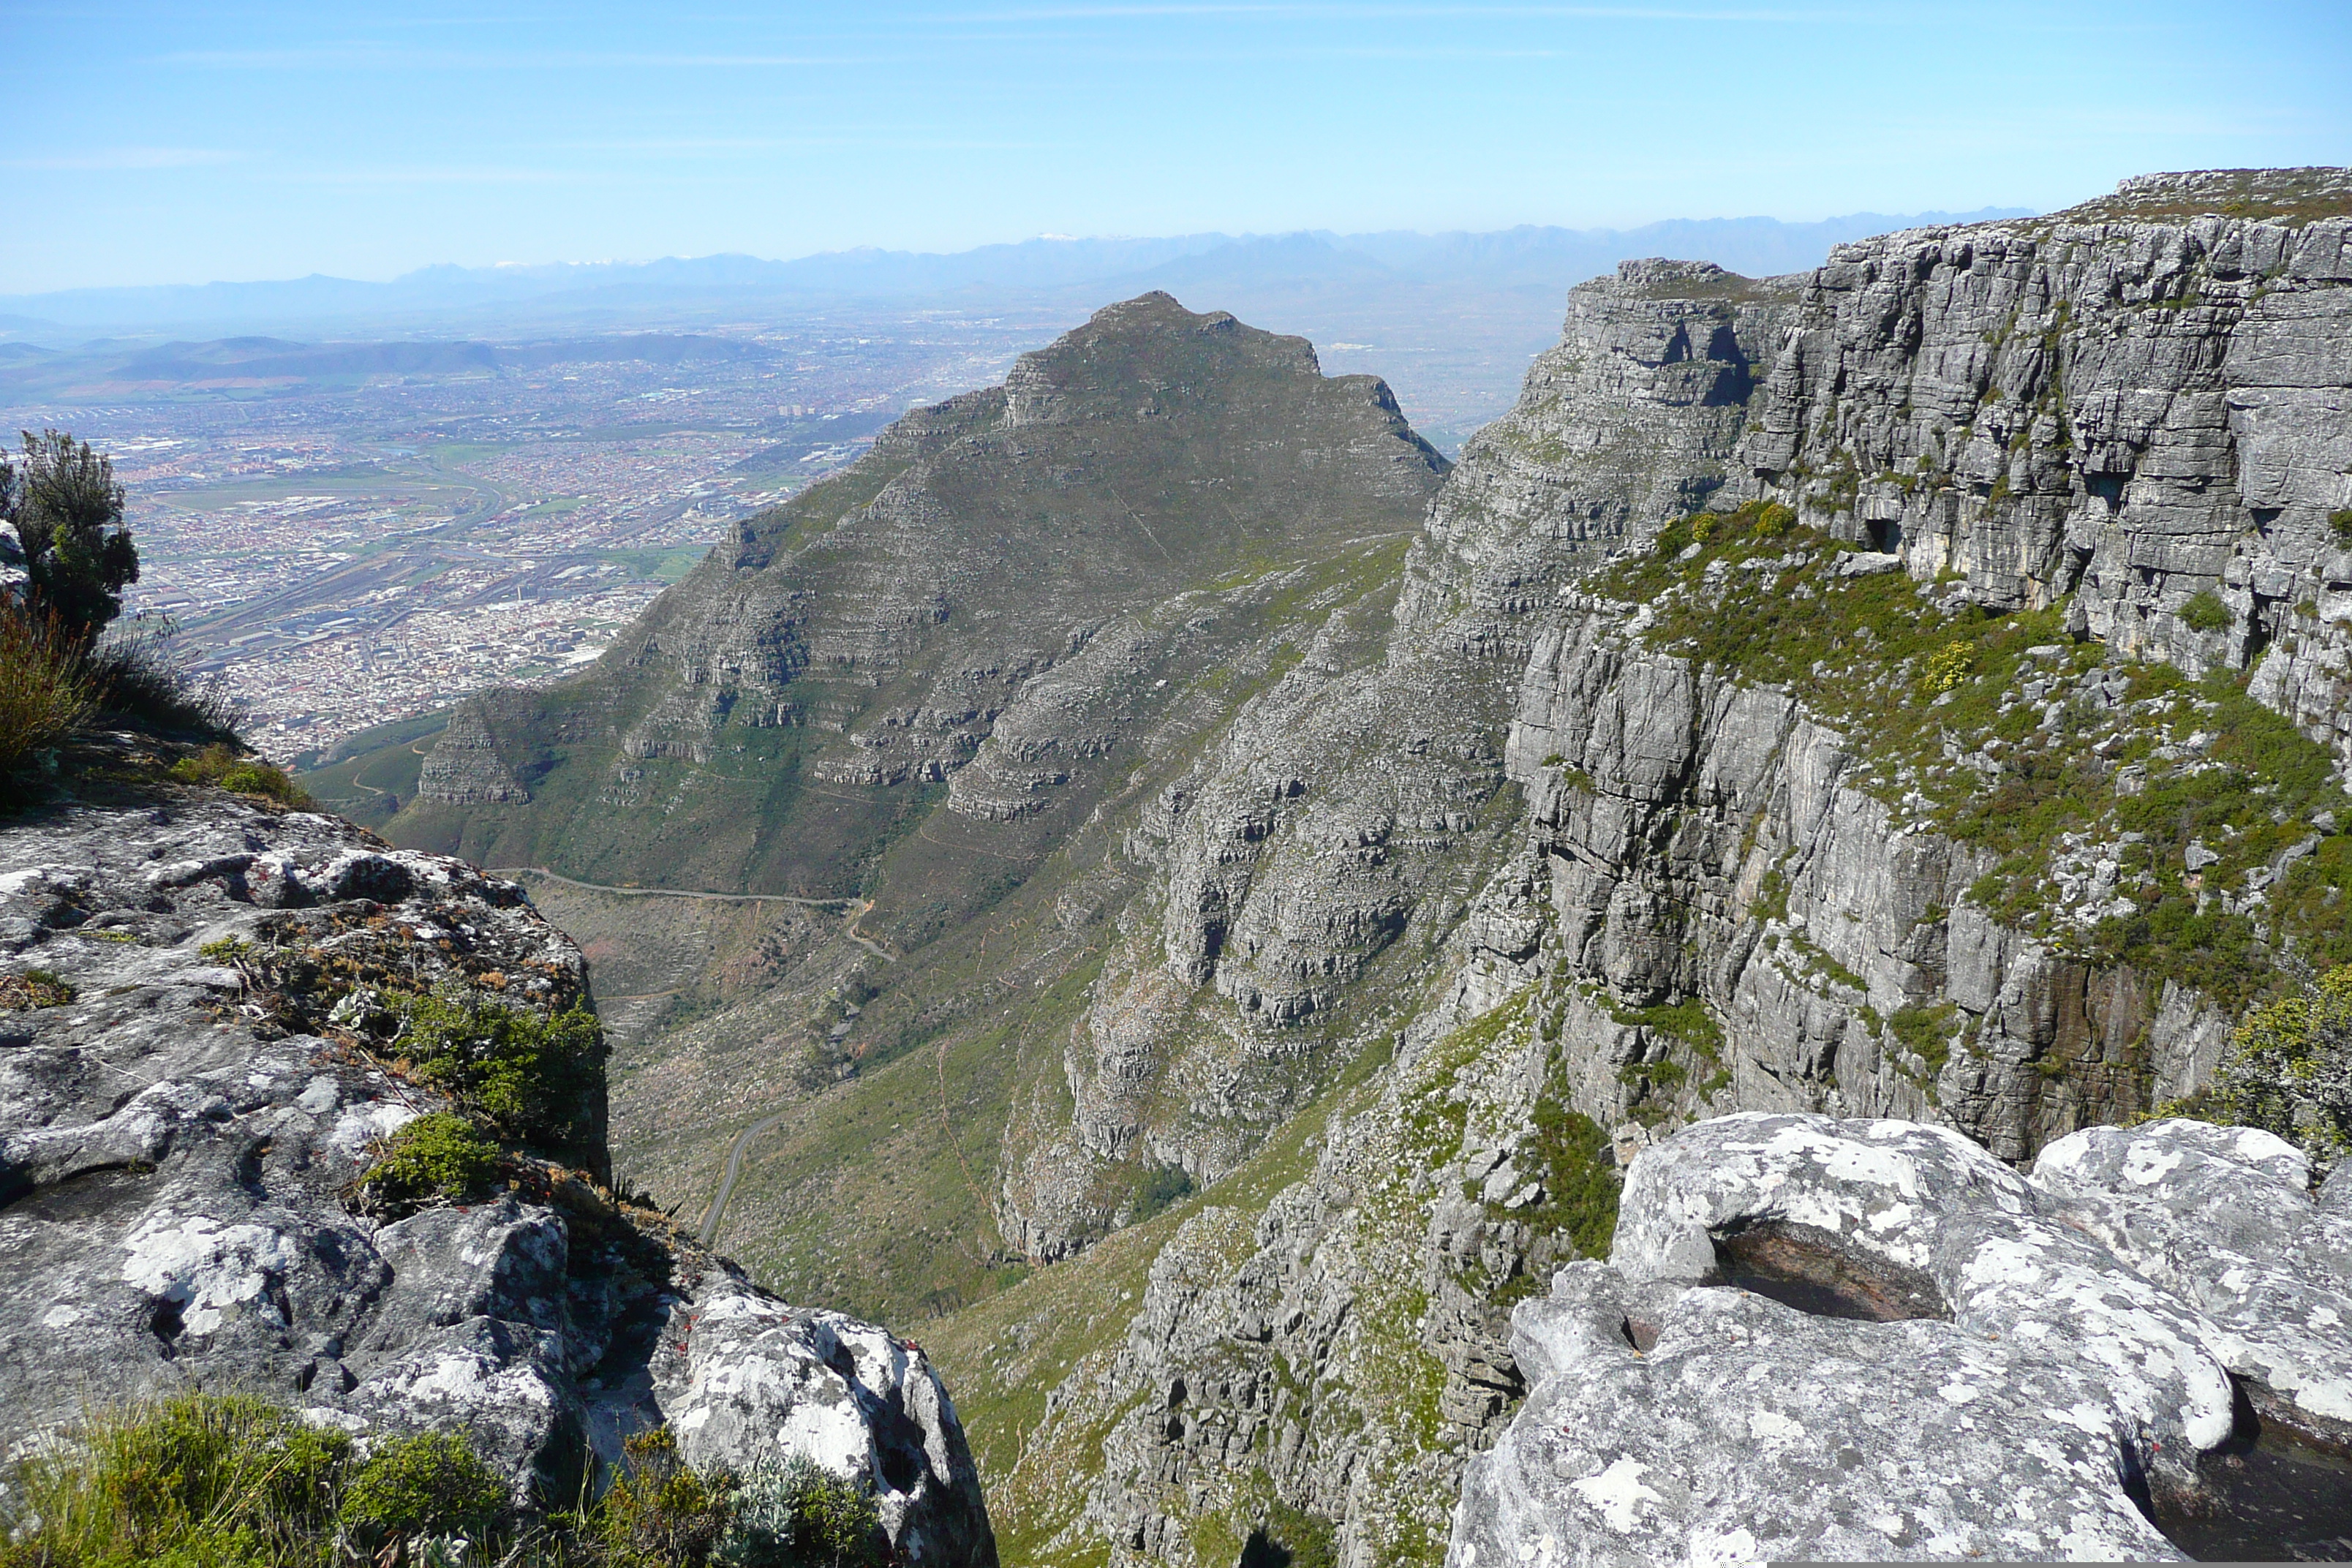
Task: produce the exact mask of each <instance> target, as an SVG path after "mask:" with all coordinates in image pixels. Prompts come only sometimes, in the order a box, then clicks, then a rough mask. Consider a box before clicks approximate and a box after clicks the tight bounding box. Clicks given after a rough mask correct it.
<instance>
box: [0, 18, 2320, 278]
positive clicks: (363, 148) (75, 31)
mask: <svg viewBox="0 0 2352 1568" xmlns="http://www.w3.org/2000/svg"><path fill="white" fill-rule="evenodd" d="M93 39H97V40H100V42H99V43H98V44H97V45H95V46H94V45H93V42H92V40H93ZM0 49H5V58H7V59H8V60H9V63H10V73H9V74H10V79H11V90H12V108H13V109H14V110H16V124H17V125H18V127H19V130H18V132H17V133H16V136H15V138H13V140H12V144H11V146H10V147H9V148H8V149H7V150H6V154H5V156H0V171H5V174H6V175H7V178H8V180H9V183H10V184H11V187H12V195H14V196H15V197H16V205H17V209H18V210H19V211H20V212H24V213H29V214H37V215H42V219H43V221H38V222H22V223H19V224H17V225H14V226H11V229H10V232H9V233H8V234H7V235H6V236H5V237H0V293H5V294H9V295H19V294H26V293H40V292H49V291H54V290H58V289H71V288H83V287H121V286H142V285H163V284H186V283H196V282H201V281H205V280H212V279H286V278H301V277H307V276H310V275H312V274H320V275H325V276H329V277H341V278H355V279H389V278H396V277H399V276H402V275H404V274H406V273H409V272H412V271H414V270H415V269H417V268H422V267H425V266H429V265H434V264H437V263H447V264H451V265H456V266H461V267H481V266H488V265H494V264H496V263H499V262H501V261H512V262H520V263H523V264H532V263H533V262H534V261H535V260H543V259H544V258H556V257H576V258H617V257H625V256H711V255H729V254H748V255H755V256H766V257H804V256H811V255H819V254H824V253H827V252H833V251H839V250H844V249H848V248H852V247H860V246H871V247H876V248H879V249H884V250H894V251H913V252H918V253H929V254H952V253H955V252H958V251H961V250H966V249H970V248H972V247H977V246H981V245H984V244H990V243H1005V242H1007V239H1008V237H1023V236H1036V235H1045V234H1071V235H1102V236H1108V235H1183V234H1195V233H1208V232H1217V233H1226V234H1281V233H1288V232H1292V231H1295V230H1299V229H1305V230H1307V231H1310V232H1312V231H1331V232H1338V233H1357V234H1365V233H1380V232H1384V231H1390V230H1412V231H1418V232H1422V233H1448V232H1492V231H1495V230H1499V229H1505V228H1508V227H1511V226H1516V225H1519V224H1528V225H1536V226H1563V227H1569V228H1575V229H1588V228H1610V229H1626V228H1632V227H1637V226H1642V225H1643V224H1646V223H1649V222H1653V221H1656V220H1659V219H1662V218H1675V217H1691V216H1697V215H1706V214H1727V213H1738V214H1754V213H1772V214H1780V215H1785V216H1784V219H1783V221H1789V222H1806V221H1813V220H1817V219H1818V218H1820V217H1822V216H1832V215H1843V214H1853V213H1857V212H1879V213H1894V214H1901V213H1913V212H1924V211H1973V210H1976V209H1978V208H1980V207H1983V206H1986V205H2022V206H2028V207H2032V208H2036V209H2041V210H2048V209H2050V208H2053V207H2057V206H2063V205H2067V204H2069V203H2071V202H2074V201H2078V200H2081V199H2083V198H2084V197H2087V196H2090V195H2095V194H2097V193H2099V192H2102V191H2105V190H2106V189H2109V188H2111V187H2112V186H2113V185H2114V184H2115V183H2116V180H2117V179H2119V178H2122V177H2124V176H2126V175H2129V174H2144V173H2149V172H2153V171H2158V170H2166V169H2181V168H2198V167H2212V166H2246V165H2269V164H2286V163H2330V164H2334V163H2343V162H2345V161H2346V160H2347V147H2352V105H2347V103H2346V102H2345V100H2344V98H2343V95H2342V93H2341V90H2340V84H2341V82H2342V80H2343V79H2344V78H2345V76H2346V74H2347V65H2352V16H2347V14H2346V13H2345V11H2344V9H2343V8H2342V7H2340V6H2336V5H2323V4H2319V3H2317V0H2265V3H2260V4H2253V5H2237V6H2233V7H2231V8H2230V9H2229V10H2228V11H2226V12H2225V11H2223V10H2221V8H2219V7H2216V6H2213V5H2203V4H2197V3H2194V0H2153V3H2147V4H2125V3H2123V0H2094V3H2091V4H2087V5H2083V6H2078V7H2074V8H2071V9H2069V10H2067V11H2065V12H2064V13H2063V14H2053V13H2051V12H2050V11H2049V10H2048V8H2047V7H2045V6H2042V5H2032V4H2028V3H2026V0H1989V3H1988V4H1985V5H1978V6H1974V7H1970V8H1969V10H1968V11H1967V12H1966V14H1965V16H1957V15H1956V14H1955V13H1954V12H1953V11H1952V10H1951V9H1950V8H1949V7H1948V6H1942V5H1932V4H1927V3H1926V0H1904V3H1899V4H1881V5H1863V6H1847V7H1843V8H1830V9H1780V8H1775V7H1771V6H1766V5H1750V4H1732V5H1707V6H1696V5H1672V4H1667V5H1640V6H1632V5H1573V4H1552V3H1532V4H1519V3H1509V0H1505V3H1495V4H1482V5H1430V4H1415V3H1381V4H1353V3H1328V0H1214V3H1193V0H1151V3H1148V4H1120V3H1118V0H1108V3H1102V0H1087V3H1083V4H1076V3H1063V0H1040V3H1032V4H1026V5H974V4H959V3H947V4H933V5H915V4H903V3H901V4H891V3H887V0H885V3H881V4H877V5H869V6H865V7H860V8H857V9H856V10H848V9H845V8H841V7H832V6H822V5H806V4H802V5H780V6H775V7H770V8H766V9H762V10H759V11H748V10H747V11H725V10H720V11H712V12H702V13H697V14H695V15H692V16H671V15H666V14H664V15H656V14H649V13H646V12H645V11H643V10H642V8H636V7H629V6H624V5H613V4H609V3H591V4H588V5H580V6H567V7H561V8H558V7H552V6H549V5H545V4H544V0H524V3H523V4H522V5H520V6H517V7H507V8H502V9H501V11H500V12H499V14H498V15H494V16H484V15H479V14H478V13H477V12H476V10H475V9H474V8H471V7H466V6H458V5H451V4H448V3H446V0H440V3H436V0H425V4H422V5H417V6H411V7H404V8H403V9H402V11H401V12H400V13H398V14H397V15H391V16H352V15H350V14H348V13H345V12H342V11H340V10H338V9H337V8H332V7H316V6H300V5H290V4H286V3H284V0H248V3H245V4H233V5H208V6H205V7H201V8H189V7H177V6H168V5H160V4H156V3H155V0H117V3H114V4H100V5H93V6H84V7H77V8H75V10H74V11H73V12H72V13H71V14H67V13H64V12H39V11H36V10H33V9H31V8H16V9H12V10H11V11H10V12H9V13H8V14H7V15H5V16H0Z"/></svg>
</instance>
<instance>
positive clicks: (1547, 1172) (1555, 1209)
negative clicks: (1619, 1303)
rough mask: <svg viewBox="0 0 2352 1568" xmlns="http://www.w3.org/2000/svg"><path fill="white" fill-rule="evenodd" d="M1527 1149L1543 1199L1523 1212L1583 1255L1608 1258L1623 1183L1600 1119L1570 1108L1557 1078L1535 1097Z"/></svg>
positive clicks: (1614, 1232)
mask: <svg viewBox="0 0 2352 1568" xmlns="http://www.w3.org/2000/svg"><path fill="white" fill-rule="evenodd" d="M1528 1152H1529V1153H1530V1154H1532V1155H1533V1156H1534V1162H1535V1164H1536V1167H1537V1169H1538V1172H1539V1173H1540V1175H1541V1178H1542V1181H1543V1185H1544V1201H1543V1203H1542V1204H1541V1205H1539V1206H1538V1207H1537V1208H1536V1209H1534V1210H1533V1211H1530V1212H1528V1213H1527V1215H1526V1216H1525V1217H1527V1218H1528V1220H1529V1221H1530V1222H1532V1223H1533V1224H1535V1225H1536V1226H1538V1228H1540V1229H1544V1230H1549V1231H1553V1232H1556V1233H1558V1234H1559V1235H1562V1236H1565V1237H1567V1238H1568V1239H1569V1240H1570V1241H1571V1242H1573V1243H1574V1244H1575V1246H1576V1250H1577V1252H1578V1254H1579V1255H1580V1256H1582V1257H1585V1258H1606V1257H1608V1256H1609V1242H1610V1238H1611V1237H1613V1236H1614V1235H1615V1234H1616V1232H1617V1194H1618V1189H1619V1186H1620V1184H1621V1182H1622V1178H1621V1177H1620V1175H1619V1174H1618V1171H1617V1163H1616V1158H1615V1155H1614V1154H1613V1152H1612V1150H1611V1147H1610V1142H1609V1134H1608V1133H1607V1132H1606V1131H1602V1130H1601V1124H1600V1123H1599V1122H1597V1121H1593V1120H1592V1118H1591V1117H1590V1116H1587V1115H1585V1114H1584V1113H1583V1112H1582V1111H1580V1110H1570V1109H1569V1106H1568V1103H1567V1100H1566V1099H1565V1096H1564V1086H1563V1085H1562V1084H1560V1083H1558V1082H1554V1083H1550V1084H1547V1085H1546V1086H1545V1089H1544V1092H1543V1093H1542V1094H1541V1095H1540V1096H1538V1098H1537V1100H1536V1110H1535V1132H1534V1136H1533V1137H1532V1138H1530V1139H1529V1140H1528Z"/></svg>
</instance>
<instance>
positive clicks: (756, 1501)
mask: <svg viewBox="0 0 2352 1568" xmlns="http://www.w3.org/2000/svg"><path fill="white" fill-rule="evenodd" d="M732 1512H733V1517H732V1518H731V1519H730V1521H729V1522H728V1526H727V1531H726V1534H725V1535H724V1536H723V1537H721V1538H720V1540H719V1550H718V1554H717V1560H718V1561H719V1562H720V1563H726V1564H727V1565H728V1568H881V1564H882V1563H885V1562H887V1561H888V1557H889V1552H888V1541H887V1537H885V1536H884V1535H883V1533H882V1515H881V1510H879V1509H878V1508H877V1507H876V1506H875V1502H874V1494H873V1493H871V1492H869V1491H867V1490H866V1488H865V1487H864V1486H863V1485H861V1484H860V1483H858V1482H856V1481H854V1480H851V1479H848V1478H846V1477H845V1476H836V1475H835V1474H834V1473H833V1472H832V1471H831V1470H828V1469H826V1468H824V1466H823V1465H820V1464H818V1463H817V1462H816V1461H815V1460H814V1459H812V1458H809V1457H808V1456H807V1455H805V1454H794V1455H793V1457H792V1458H789V1459H786V1460H785V1461H783V1462H782V1464H762V1465H761V1466H759V1467H757V1468H754V1469H753V1470H752V1471H751V1474H750V1475H748V1476H746V1477H744V1478H743V1479H742V1481H741V1483H740V1485H739V1486H738V1487H737V1489H736V1491H735V1496H734V1500H733V1510H732Z"/></svg>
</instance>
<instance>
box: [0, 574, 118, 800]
mask: <svg viewBox="0 0 2352 1568" xmlns="http://www.w3.org/2000/svg"><path fill="white" fill-rule="evenodd" d="M98 696H99V694H98V690H97V688H96V687H95V685H94V684H93V683H92V681H91V680H90V678H89V671H88V669H87V668H85V667H84V665H83V661H82V659H81V657H80V653H79V648H78V647H77V646H76V644H75V642H74V639H73V638H72V637H70V636H69V635H68V633H67V632H66V630H65V628H64V627H63V626H62V625H60V624H59V623H58V620H57V619H56V617H54V616H36V615H34V614H32V613H31V612H30V611H28V610H26V609H25V608H24V607H23V606H21V605H17V604H16V603H14V602H13V601H10V602H6V603H0V778H6V777H9V776H12V775H15V774H17V773H24V772H26V770H28V769H30V768H33V767H37V766H38V765H40V763H41V762H42V759H43V758H44V757H46V756H49V755H52V754H54V753H55V752H56V751H57V749H58V747H59V746H61V745H63V744H65V742H67V740H68V739H69V738H70V737H71V736H72V734H73V732H74V731H75V730H76V729H77V728H78V727H79V726H80V725H81V724H82V723H84V722H85V721H88V720H89V717H90V715H91V714H92V713H94V712H96V711H97V709H98Z"/></svg>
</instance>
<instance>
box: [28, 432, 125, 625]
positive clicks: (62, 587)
mask: <svg viewBox="0 0 2352 1568" xmlns="http://www.w3.org/2000/svg"><path fill="white" fill-rule="evenodd" d="M24 437H25V457H24V467H23V468H22V469H21V470H20V471H16V472H15V473H13V474H12V475H11V476H10V478H9V479H0V509H6V510H5V511H0V518H5V520H6V521H13V522H15V523H16V531H17V533H18V535H19V536H20V537H21V538H22V539H23V541H24V545H25V569H26V574H27V576H28V577H29V579H30V581H29V583H28V584H27V586H28V587H29V589H30V591H31V592H30V597H31V599H32V603H33V606H34V608H35V609H36V611H37V612H40V613H45V614H47V615H49V616H54V617H56V621H57V625H58V629H59V630H60V631H62V632H63V633H64V634H65V635H66V636H68V637H71V638H73V639H74V640H75V641H77V642H79V643H80V644H81V645H83V646H85V647H87V646H88V645H89V643H91V642H93V641H95V640H96V639H97V637H98V634H99V633H100V631H101V630H103V629H104V628H105V626H106V624H107V623H108V622H109V621H111V620H112V619H114V617H115V616H118V615H120V614H121V612H122V589H123V586H124V584H130V583H135V582H137V581H138V580H139V551H138V548H137V547H136V546H135V545H133V544H132V543H131V531H130V530H129V529H128V528H126V527H125V526H124V525H123V521H122V487H121V485H119V484H117V483H116V482H115V479H114V464H113V463H112V461H110V459H108V458H104V457H101V456H100V454H99V453H98V451H97V450H96V449H95V448H94V447H91V446H90V445H89V442H87V441H77V440H75V439H74V438H73V437H71V436H69V435H68V434H66V433H65V432H63V431H59V430H48V431H44V432H43V433H42V434H41V435H40V436H38V437H36V436H35V435H34V434H33V433H32V432H31V431H29V430H27V431H26V432H25V433H24ZM6 472H8V470H7V468H6V465H5V464H0V473H6ZM11 480H13V482H11Z"/></svg>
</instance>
